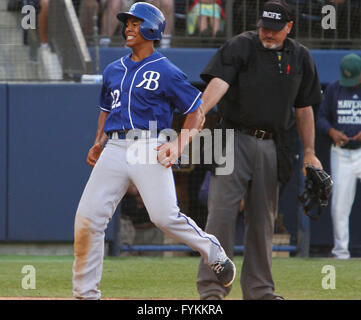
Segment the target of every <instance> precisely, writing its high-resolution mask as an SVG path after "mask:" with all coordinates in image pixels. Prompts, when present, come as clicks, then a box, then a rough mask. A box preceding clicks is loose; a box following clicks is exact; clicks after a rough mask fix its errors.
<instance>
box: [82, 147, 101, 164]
mask: <svg viewBox="0 0 361 320" xmlns="http://www.w3.org/2000/svg"><path fill="white" fill-rule="evenodd" d="M102 150H103V147H102V145H101V144H100V143H95V144H94V145H93V146H92V147H91V148H90V149H89V152H88V157H87V159H86V162H87V163H88V165H90V166H91V167H94V166H95V163H96V162H97V161H98V159H99V157H100V154H101V153H102Z"/></svg>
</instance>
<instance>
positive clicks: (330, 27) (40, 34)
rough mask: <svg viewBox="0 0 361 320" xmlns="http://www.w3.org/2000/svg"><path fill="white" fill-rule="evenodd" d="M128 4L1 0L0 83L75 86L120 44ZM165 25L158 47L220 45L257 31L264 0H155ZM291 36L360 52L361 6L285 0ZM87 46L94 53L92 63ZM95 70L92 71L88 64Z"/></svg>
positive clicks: (347, 1) (346, 0) (126, 0)
mask: <svg viewBox="0 0 361 320" xmlns="http://www.w3.org/2000/svg"><path fill="white" fill-rule="evenodd" d="M134 2H135V1H131V0H100V1H97V0H82V1H80V0H56V1H54V0H0V17H1V19H0V26H1V28H0V44H1V49H0V80H3V81H12V80H20V81H34V80H36V81H64V80H67V81H69V80H72V81H79V80H80V79H81V75H82V74H89V73H92V72H95V73H97V72H98V71H99V68H98V66H99V59H100V55H101V52H102V49H103V48H106V47H123V46H124V39H123V37H122V34H121V33H122V24H121V23H120V22H119V21H118V20H117V18H116V15H115V13H117V12H119V11H126V10H128V9H129V8H130V6H131V5H132V4H133V3H134ZM149 2H151V3H153V4H155V5H157V6H159V7H160V8H161V10H162V11H163V13H164V15H165V18H166V21H167V24H166V28H165V31H164V34H163V38H162V40H161V41H159V43H157V44H156V46H157V47H160V48H163V49H168V48H177V47H178V48H185V47H196V48H210V47H211V48H218V47H220V46H221V45H222V44H223V43H224V42H225V40H226V39H229V38H231V37H232V36H234V35H236V34H238V33H240V32H243V31H246V30H251V29H255V28H256V26H257V21H258V19H259V16H260V13H261V10H262V7H263V3H264V2H265V1H264V0H257V1H255V0H227V1H221V0H153V1H149ZM286 2H288V4H289V6H290V7H291V8H292V10H293V13H294V27H293V29H292V32H291V34H290V36H291V37H294V38H296V39H297V40H299V41H300V42H301V43H303V44H305V45H306V46H308V47H309V48H310V49H360V46H361V23H360V21H361V14H360V12H361V2H360V1H357V0H332V1H326V0H318V1H311V0H287V1H286ZM88 48H93V49H94V53H95V54H94V55H93V57H92V58H89V52H88V50H87V49H88ZM91 66H93V68H92V67H91Z"/></svg>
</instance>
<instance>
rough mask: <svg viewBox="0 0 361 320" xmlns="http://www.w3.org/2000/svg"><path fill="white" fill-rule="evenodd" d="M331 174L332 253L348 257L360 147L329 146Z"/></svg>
mask: <svg viewBox="0 0 361 320" xmlns="http://www.w3.org/2000/svg"><path fill="white" fill-rule="evenodd" d="M330 159H331V175H332V180H333V182H334V184H333V190H332V203H331V204H332V206H331V217H332V225H333V238H334V247H333V249H332V254H333V255H334V256H335V257H336V258H339V259H348V258H349V257H350V252H349V248H348V245H349V218H350V214H351V210H352V205H353V202H354V199H355V193H356V185H357V179H361V148H360V149H356V150H349V149H343V148H340V147H338V146H334V145H333V146H332V147H331V157H330Z"/></svg>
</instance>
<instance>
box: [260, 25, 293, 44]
mask: <svg viewBox="0 0 361 320" xmlns="http://www.w3.org/2000/svg"><path fill="white" fill-rule="evenodd" d="M292 26H293V22H292V21H291V22H289V23H287V24H286V25H285V27H284V28H283V29H282V30H280V31H275V30H271V29H267V28H259V29H258V34H259V38H260V40H261V42H262V44H263V46H264V47H265V48H267V49H273V50H275V49H281V48H282V46H283V42H284V41H285V39H286V38H287V35H288V34H289V33H290V32H291V29H292Z"/></svg>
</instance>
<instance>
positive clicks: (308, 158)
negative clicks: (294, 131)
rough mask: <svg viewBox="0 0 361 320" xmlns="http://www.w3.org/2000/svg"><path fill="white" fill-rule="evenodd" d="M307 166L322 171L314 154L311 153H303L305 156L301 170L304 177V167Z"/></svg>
mask: <svg viewBox="0 0 361 320" xmlns="http://www.w3.org/2000/svg"><path fill="white" fill-rule="evenodd" d="M309 166H314V167H316V168H319V169H322V164H321V162H320V160H318V158H317V157H316V155H315V153H314V152H312V151H310V152H305V154H304V158H303V168H302V173H303V175H304V176H306V167H309Z"/></svg>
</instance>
